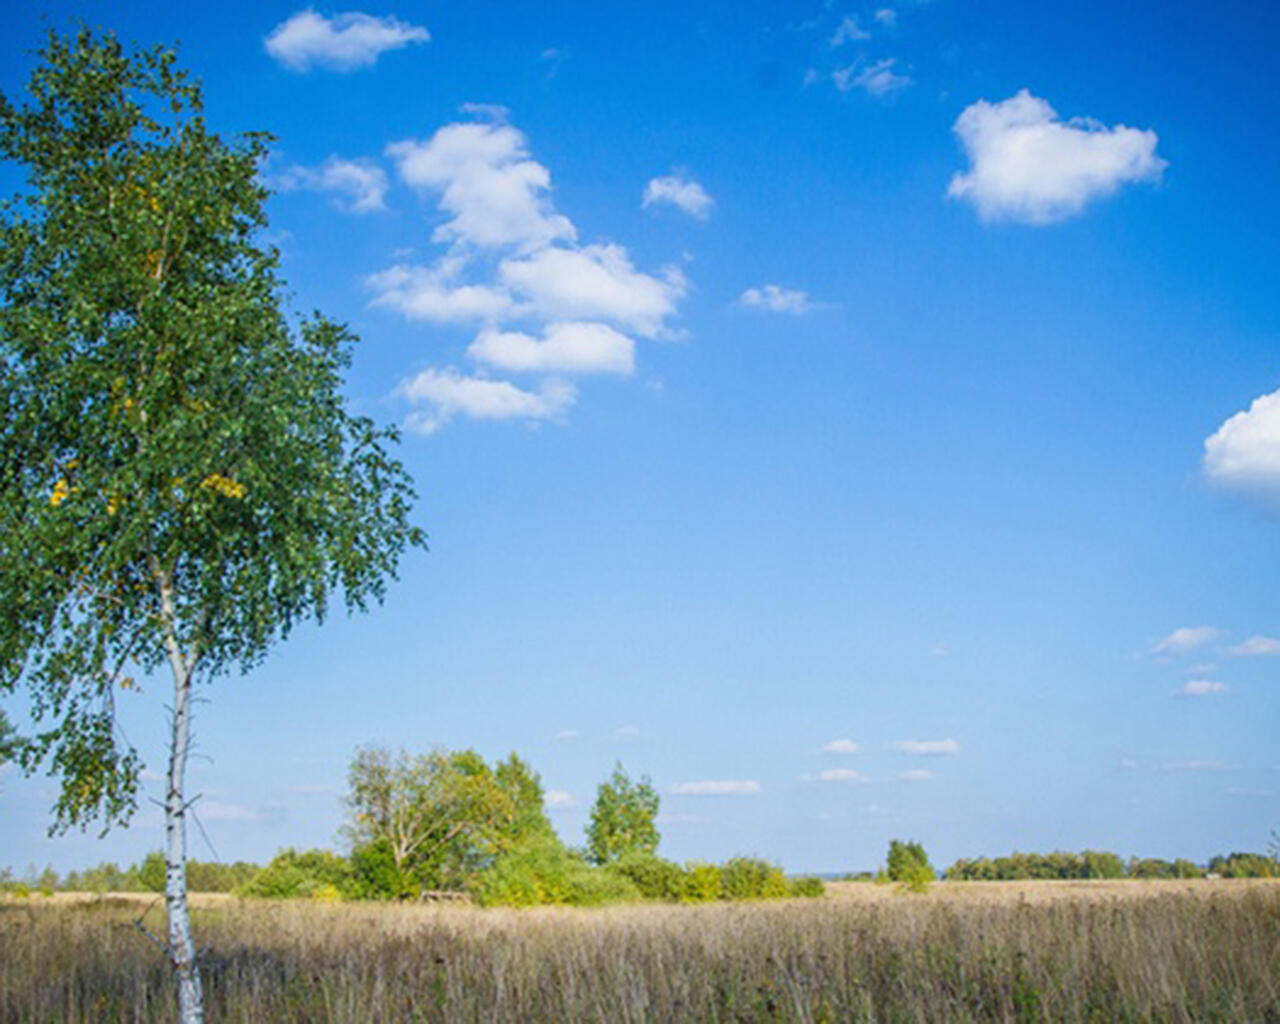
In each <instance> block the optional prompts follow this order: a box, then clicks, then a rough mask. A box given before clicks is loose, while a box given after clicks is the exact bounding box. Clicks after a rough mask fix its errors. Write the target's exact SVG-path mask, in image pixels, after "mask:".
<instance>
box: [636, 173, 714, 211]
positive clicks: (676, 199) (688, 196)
mask: <svg viewBox="0 0 1280 1024" xmlns="http://www.w3.org/2000/svg"><path fill="white" fill-rule="evenodd" d="M663 205H666V206H674V207H676V209H678V210H683V211H684V212H685V213H687V214H689V216H691V217H696V218H697V219H698V220H706V219H707V218H708V217H709V216H711V208H712V207H713V206H714V205H715V200H714V199H712V198H711V196H710V195H708V194H707V190H706V189H704V188H703V187H702V185H701V184H700V183H699V182H697V181H694V180H693V179H692V178H686V177H684V176H683V175H681V174H670V175H668V176H667V177H665V178H653V179H651V180H650V181H649V183H648V184H647V185H645V187H644V197H643V199H642V200H641V206H643V207H645V208H648V207H650V206H663Z"/></svg>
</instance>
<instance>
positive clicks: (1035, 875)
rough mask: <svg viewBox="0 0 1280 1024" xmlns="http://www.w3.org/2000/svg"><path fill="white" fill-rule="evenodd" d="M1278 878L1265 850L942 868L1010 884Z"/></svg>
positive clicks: (1058, 855) (1058, 854) (1046, 857)
mask: <svg viewBox="0 0 1280 1024" xmlns="http://www.w3.org/2000/svg"><path fill="white" fill-rule="evenodd" d="M1206 875H1217V876H1218V877H1220V878H1280V862H1278V861H1276V860H1275V859H1274V858H1272V857H1270V856H1268V855H1267V854H1264V853H1239V852H1236V853H1229V854H1219V855H1218V856H1216V857H1214V858H1212V859H1211V860H1210V861H1209V863H1208V864H1205V865H1200V864H1196V863H1195V862H1194V861H1191V860H1188V859H1186V858H1185V857H1179V858H1178V859H1177V860H1171V861H1170V860H1162V859H1160V858H1159V857H1130V858H1129V860H1128V861H1127V862H1126V861H1125V860H1124V859H1123V858H1121V857H1120V855H1119V854H1116V853H1111V852H1110V851H1108V850H1085V851H1084V852H1082V853H1066V852H1063V851H1055V852H1053V853H1011V854H1009V855H1008V856H1007V857H977V858H975V859H972V860H969V859H965V858H961V859H960V860H958V861H956V862H955V863H954V864H952V865H951V867H949V868H947V870H946V873H945V877H946V878H947V879H948V880H949V881H967V882H1014V881H1034V880H1036V879H1084V878H1204V877H1205V876H1206Z"/></svg>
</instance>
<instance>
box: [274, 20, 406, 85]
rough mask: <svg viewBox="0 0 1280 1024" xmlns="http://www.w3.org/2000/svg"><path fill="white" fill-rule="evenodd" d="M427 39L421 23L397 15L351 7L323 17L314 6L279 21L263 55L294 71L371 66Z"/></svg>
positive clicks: (351, 68) (349, 68)
mask: <svg viewBox="0 0 1280 1024" xmlns="http://www.w3.org/2000/svg"><path fill="white" fill-rule="evenodd" d="M430 38H431V33H429V32H428V31H427V30H426V29H425V28H423V27H422V26H421V25H410V24H408V23H407V22H403V21H399V20H397V19H396V18H391V17H388V18H375V17H374V16H372V15H369V14H361V13H360V12H358V11H352V12H349V13H347V14H338V15H335V16H334V17H332V18H326V17H324V16H323V15H321V14H317V13H316V12H315V11H313V10H310V9H308V10H305V11H299V12H298V13H297V14H295V15H293V17H291V18H289V19H288V20H287V21H283V22H281V23H280V24H279V25H277V26H276V27H275V28H274V29H272V31H271V34H270V35H268V36H267V38H266V39H265V40H264V41H263V45H264V46H265V48H266V51H267V53H269V54H270V55H271V56H272V57H274V58H275V59H276V60H277V61H279V62H280V63H281V64H283V65H284V66H285V67H287V68H289V69H290V70H292V71H308V70H310V69H311V68H312V67H322V68H329V69H330V70H333V71H354V70H356V69H357V68H364V67H369V66H370V65H372V64H374V63H376V62H377V60H378V58H379V57H380V56H382V54H384V53H386V52H387V51H389V50H399V49H402V48H404V47H406V46H409V45H411V44H413V43H425V42H427V41H428V40H429V39H430Z"/></svg>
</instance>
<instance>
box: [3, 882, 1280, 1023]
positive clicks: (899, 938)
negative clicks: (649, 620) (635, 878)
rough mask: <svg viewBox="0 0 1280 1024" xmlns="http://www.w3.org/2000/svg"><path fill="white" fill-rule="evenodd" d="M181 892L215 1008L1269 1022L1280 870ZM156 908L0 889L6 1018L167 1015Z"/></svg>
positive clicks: (548, 1015) (428, 1016) (213, 1017)
mask: <svg viewBox="0 0 1280 1024" xmlns="http://www.w3.org/2000/svg"><path fill="white" fill-rule="evenodd" d="M193 902H194V903H195V905H196V913H195V924H196V931H197V938H198V941H199V942H200V943H201V944H202V945H203V947H204V951H203V953H202V955H201V966H202V970H203V976H204V985H205V996H206V1003H207V1008H208V1019H209V1020H210V1021H244V1022H264V1021H299V1022H301V1021H344V1022H359V1024H366V1022H371V1021H437V1020H441V1021H443V1020H447V1021H484V1022H491V1021H504V1022H506V1021H609V1022H624V1021H679V1020H692V1021H757V1020H779V1021H988V1020H996V1021H1041V1020H1044V1021H1108V1022H1109V1021H1135V1022H1137V1021H1144V1022H1145V1021H1151V1022H1155V1021H1168V1022H1177V1021H1223V1022H1241V1021H1249V1022H1280V883H1276V882H1274V881H1256V882H1255V881H1244V880H1231V881H1200V880H1197V881H1191V882H1167V883H1165V882H1101V883H1098V882H1092V883H1091V882H1074V883H1053V882H1047V883H1046V882H1035V883H999V882H991V883H983V882H970V883H941V884H938V885H935V886H933V887H932V888H931V889H930V891H929V892H928V893H926V894H924V895H911V894H908V893H903V892H900V891H898V890H897V889H896V888H894V887H891V886H873V885H868V884H837V885H833V886H831V887H830V890H829V894H828V896H827V897H826V898H824V899H818V900H782V901H774V902H767V903H721V904H710V905H702V906H676V905H657V906H655V905H632V906H617V907H608V908H603V909H595V910H586V909H568V908H541V909H530V910H510V909H507V910H480V909H477V908H472V907H457V906H406V905H385V904H384V905H374V904H322V903H308V902H282V903H264V902H261V901H255V902H245V901H240V900H236V899H232V898H227V897H223V898H217V897H203V898H199V897H197V898H195V899H194V900H193ZM150 903H151V901H150V900H148V899H145V898H141V897H112V896H106V897H80V898H77V897H75V896H63V895H59V896H55V897H52V898H43V897H30V898H27V899H9V900H6V901H4V902H3V903H0V1021H5V1022H8V1021H22V1022H33V1021H51V1022H53V1021H56V1022H63V1021H116V1020H120V1021H152V1020H157V1021H158V1020H166V1019H169V1018H171V1016H172V1013H173V1005H174V1004H173V998H174V997H173V989H172V983H171V979H170V977H169V974H168V971H167V970H166V967H165V965H164V963H163V959H162V957H161V954H160V952H159V951H158V950H157V949H155V948H154V947H153V946H152V945H150V944H149V943H148V941H147V940H146V939H145V937H144V936H143V935H142V934H141V933H140V932H139V931H138V929H137V928H136V927H135V926H134V923H133V922H134V921H135V919H137V918H138V917H139V915H140V914H141V913H142V912H143V911H144V910H148V906H149V904H150ZM162 915H163V908H162V907H161V906H160V905H159V904H156V905H154V906H151V907H150V909H149V911H148V916H147V917H146V919H145V920H146V923H148V924H149V925H151V927H152V929H153V930H155V931H160V932H162V931H163V916H162Z"/></svg>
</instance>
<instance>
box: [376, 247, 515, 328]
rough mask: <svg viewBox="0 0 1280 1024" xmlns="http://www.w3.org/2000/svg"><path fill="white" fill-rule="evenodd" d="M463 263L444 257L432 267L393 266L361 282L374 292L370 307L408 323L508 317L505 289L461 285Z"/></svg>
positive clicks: (510, 303)
mask: <svg viewBox="0 0 1280 1024" xmlns="http://www.w3.org/2000/svg"><path fill="white" fill-rule="evenodd" d="M465 265H466V261H465V260H464V259H462V258H461V257H458V256H446V257H445V258H444V259H442V260H440V261H439V262H438V263H436V264H435V266H431V267H423V266H412V265H405V264H396V265H395V266H393V267H388V268H387V269H386V270H380V271H378V272H377V273H376V274H370V275H369V276H368V277H366V278H365V285H366V286H367V287H368V288H369V289H371V290H372V291H373V292H375V293H376V294H375V296H374V299H373V304H374V305H375V306H385V307H387V308H389V309H395V310H398V311H399V312H401V313H403V314H404V315H405V316H406V317H408V318H409V319H410V320H424V321H428V322H431V323H459V322H467V321H473V320H482V321H490V322H491V321H495V320H498V319H501V318H502V317H504V316H506V315H507V314H509V313H511V312H512V311H513V309H514V307H515V300H514V299H513V298H512V297H511V293H510V292H508V291H507V290H506V289H505V288H498V287H495V286H493V285H490V284H464V283H462V282H461V277H460V275H461V273H462V271H463V269H464V268H465Z"/></svg>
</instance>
